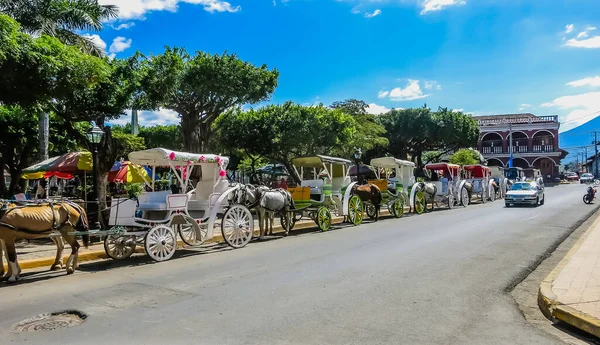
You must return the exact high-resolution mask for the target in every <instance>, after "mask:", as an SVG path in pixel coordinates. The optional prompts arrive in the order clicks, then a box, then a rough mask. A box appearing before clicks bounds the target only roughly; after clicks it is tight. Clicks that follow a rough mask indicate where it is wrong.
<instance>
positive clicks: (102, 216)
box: [96, 171, 110, 229]
mask: <svg viewBox="0 0 600 345" xmlns="http://www.w3.org/2000/svg"><path fill="white" fill-rule="evenodd" d="M107 178H108V172H106V171H102V172H101V171H98V179H97V180H96V186H97V187H98V210H103V211H102V212H99V213H98V221H99V222H100V226H101V227H102V229H107V228H108V217H109V216H110V210H106V206H107V202H106V187H107V185H108V179H107Z"/></svg>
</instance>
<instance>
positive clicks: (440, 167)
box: [425, 163, 460, 176]
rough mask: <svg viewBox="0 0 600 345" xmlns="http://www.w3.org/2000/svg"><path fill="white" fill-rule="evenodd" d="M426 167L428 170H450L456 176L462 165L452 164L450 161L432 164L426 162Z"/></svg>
mask: <svg viewBox="0 0 600 345" xmlns="http://www.w3.org/2000/svg"><path fill="white" fill-rule="evenodd" d="M425 169H427V170H442V171H444V172H449V173H450V174H452V175H454V176H456V175H458V173H459V172H460V165H456V164H450V163H431V164H426V165H425Z"/></svg>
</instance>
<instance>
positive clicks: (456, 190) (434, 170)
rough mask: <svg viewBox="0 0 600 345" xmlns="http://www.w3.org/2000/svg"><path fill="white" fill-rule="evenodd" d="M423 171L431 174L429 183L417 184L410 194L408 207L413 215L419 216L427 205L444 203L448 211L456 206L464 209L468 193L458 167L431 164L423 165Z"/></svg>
mask: <svg viewBox="0 0 600 345" xmlns="http://www.w3.org/2000/svg"><path fill="white" fill-rule="evenodd" d="M425 170H428V171H429V172H430V173H431V181H428V182H417V183H415V184H414V186H413V187H412V189H411V192H410V206H411V209H413V210H414V212H415V213H417V214H421V213H423V212H425V211H426V210H427V203H429V202H431V208H432V209H433V205H434V203H438V202H441V203H445V204H447V205H448V208H449V209H452V208H454V206H456V205H457V204H459V203H460V204H461V205H462V206H464V207H466V206H467V205H468V204H469V202H470V192H469V186H468V184H467V181H465V180H462V179H461V177H460V173H461V168H460V165H456V164H450V163H433V164H427V165H425Z"/></svg>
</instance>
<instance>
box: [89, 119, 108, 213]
mask: <svg viewBox="0 0 600 345" xmlns="http://www.w3.org/2000/svg"><path fill="white" fill-rule="evenodd" d="M86 136H87V139H88V141H89V143H90V145H91V146H92V178H93V179H94V182H93V185H92V187H93V190H94V191H93V196H94V199H95V200H96V201H98V184H97V183H96V180H98V170H96V167H97V166H98V164H97V155H98V145H99V144H100V141H102V137H103V136H104V131H102V130H101V129H100V128H98V126H94V127H93V128H92V129H91V130H90V131H89V132H87V133H86ZM86 193H87V192H86ZM96 205H98V204H96Z"/></svg>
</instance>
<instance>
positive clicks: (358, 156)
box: [354, 147, 362, 184]
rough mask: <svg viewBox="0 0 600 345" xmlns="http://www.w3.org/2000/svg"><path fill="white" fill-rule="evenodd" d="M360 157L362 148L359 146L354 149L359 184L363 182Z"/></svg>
mask: <svg viewBox="0 0 600 345" xmlns="http://www.w3.org/2000/svg"><path fill="white" fill-rule="evenodd" d="M360 157H362V150H361V149H360V147H359V148H356V149H354V164H355V166H356V178H357V179H358V182H359V184H362V180H361V176H360Z"/></svg>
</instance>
